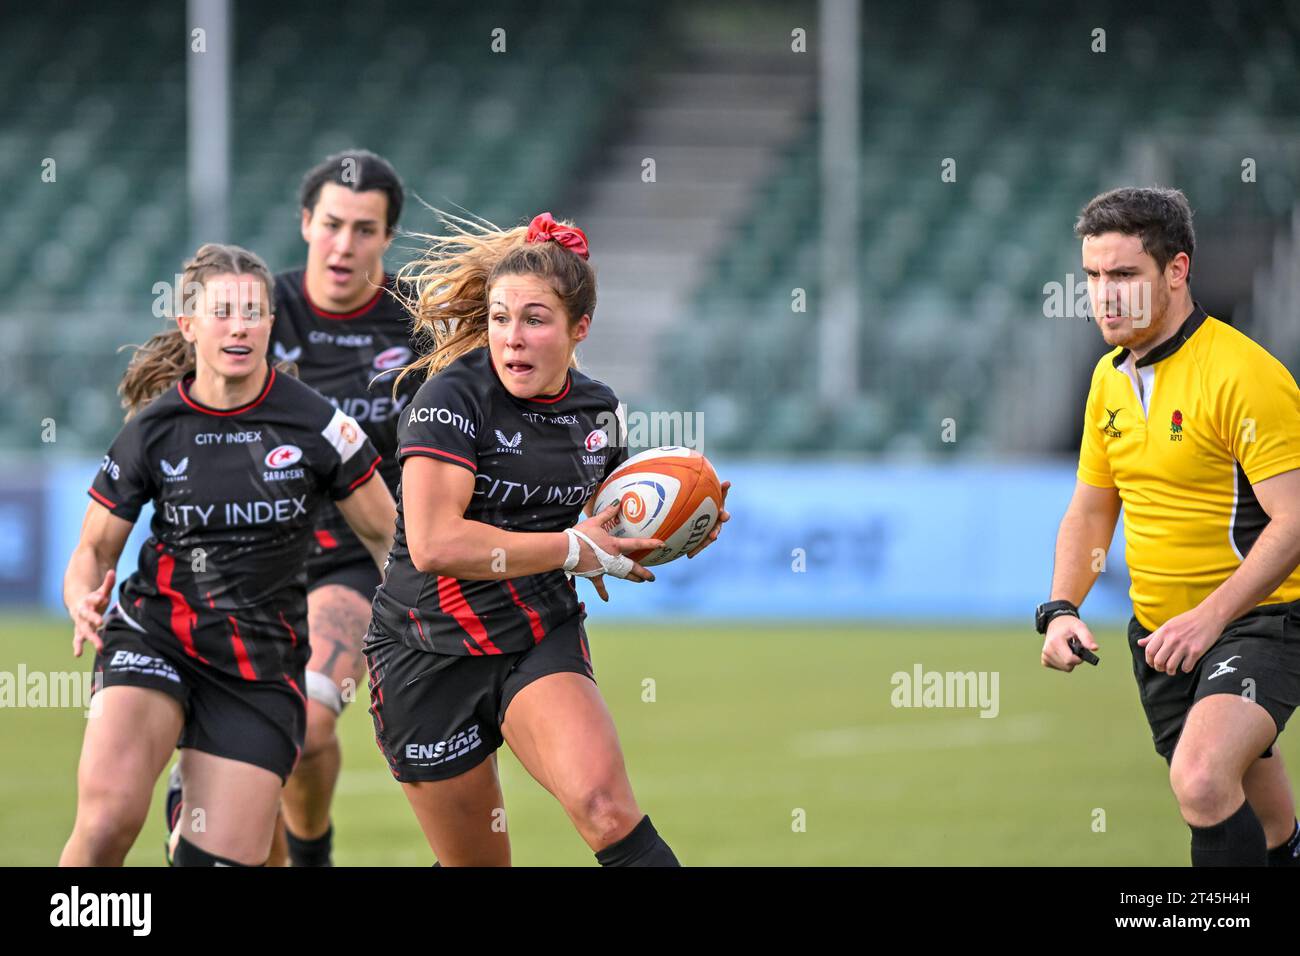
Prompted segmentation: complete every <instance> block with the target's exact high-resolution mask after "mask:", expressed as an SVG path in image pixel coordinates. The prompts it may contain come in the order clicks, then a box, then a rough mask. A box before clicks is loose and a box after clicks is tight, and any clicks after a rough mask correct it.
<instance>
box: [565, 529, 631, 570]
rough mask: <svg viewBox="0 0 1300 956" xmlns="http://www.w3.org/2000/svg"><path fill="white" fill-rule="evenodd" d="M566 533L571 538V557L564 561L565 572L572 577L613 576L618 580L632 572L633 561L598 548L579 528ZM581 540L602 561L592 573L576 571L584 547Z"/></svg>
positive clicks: (625, 556)
mask: <svg viewBox="0 0 1300 956" xmlns="http://www.w3.org/2000/svg"><path fill="white" fill-rule="evenodd" d="M564 533H565V534H567V535H568V536H569V556H568V557H567V558H565V560H564V570H565V571H566V572H568V573H569V574H570V575H574V574H576V575H578V576H579V577H583V578H594V577H599V576H600V575H602V574H612V575H614V577H616V578H626V577H627V576H628V573H629V572H630V571H631V570H632V559H631V558H629V557H628V556H627V555H625V554H610V553H609V552H608V551H603V550H601V549H600V548H599V547H597V545H596V542H594V541H592V540H591V538H589V537H587V535H585V534H583V533H582V532H581V531H579V530H578V529H577V528H565V529H564ZM579 539H581V540H582V541H585V542H586V543H587V546H588V547H589V548H591V550H592V552H593V553H594V554H595V555H596V559H597V560H598V561H600V567H599V568H598V569H595V570H592V571H575V570H573V569H574V568H576V567H577V566H578V557H579V555H580V554H581V551H582V546H581V544H579Z"/></svg>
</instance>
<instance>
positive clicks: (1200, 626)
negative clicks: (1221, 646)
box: [1138, 607, 1223, 676]
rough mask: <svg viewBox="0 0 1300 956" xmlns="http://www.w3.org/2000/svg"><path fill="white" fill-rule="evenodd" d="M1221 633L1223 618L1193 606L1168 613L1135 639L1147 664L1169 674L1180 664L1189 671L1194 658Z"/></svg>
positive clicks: (1174, 671) (1208, 646)
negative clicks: (1154, 627)
mask: <svg viewBox="0 0 1300 956" xmlns="http://www.w3.org/2000/svg"><path fill="white" fill-rule="evenodd" d="M1222 633H1223V622H1222V621H1219V620H1218V619H1216V618H1214V617H1212V616H1211V615H1209V614H1207V613H1205V612H1204V611H1202V610H1201V609H1200V608H1199V607H1194V608H1192V609H1191V610H1190V611H1184V612H1183V613H1182V614H1179V615H1177V616H1176V617H1171V618H1170V619H1169V620H1167V621H1165V623H1164V624H1162V625H1160V627H1158V628H1156V629H1155V630H1154V631H1152V632H1151V633H1150V634H1149V635H1147V636H1146V637H1144V638H1141V639H1140V640H1139V641H1138V646H1139V647H1141V648H1144V649H1145V650H1146V656H1147V665H1148V666H1149V667H1151V668H1152V669H1154V670H1158V671H1163V672H1164V673H1166V674H1169V675H1170V676H1173V675H1174V674H1177V673H1178V671H1179V668H1180V667H1181V669H1182V671H1183V673H1184V674H1190V673H1191V672H1192V668H1193V667H1195V666H1196V662H1197V661H1199V660H1200V659H1201V655H1203V654H1204V653H1205V652H1206V651H1208V650H1209V649H1210V648H1211V647H1213V646H1214V642H1215V641H1217V640H1218V639H1219V636H1220V635H1221V634H1222Z"/></svg>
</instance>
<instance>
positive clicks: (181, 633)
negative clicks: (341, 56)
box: [60, 244, 395, 866]
mask: <svg viewBox="0 0 1300 956" xmlns="http://www.w3.org/2000/svg"><path fill="white" fill-rule="evenodd" d="M183 279H184V295H185V296H186V299H187V301H186V303H185V307H184V309H182V310H179V311H181V312H182V314H180V315H178V316H177V319H176V323H177V328H176V329H173V330H171V331H168V332H165V333H162V334H160V335H157V336H155V337H154V338H153V339H152V340H150V342H148V343H147V344H146V345H145V346H144V347H143V348H142V349H140V350H139V351H138V352H137V354H136V355H135V356H134V358H133V359H132V361H131V364H130V366H129V367H128V368H127V372H126V375H125V377H124V378H123V380H122V385H121V389H120V390H121V392H122V395H123V398H124V404H125V405H126V406H127V409H128V420H127V423H126V425H125V426H124V427H123V429H122V431H121V432H120V433H119V434H118V436H117V438H116V439H115V440H114V442H113V445H112V447H111V448H110V449H109V452H108V454H107V455H106V456H105V457H104V460H103V462H102V464H101V467H100V470H99V472H98V473H97V474H96V476H95V480H94V483H93V484H92V486H91V488H90V496H91V498H92V499H93V500H92V501H91V503H90V505H89V506H88V508H87V511H86V517H85V521H84V523H83V525H82V530H81V540H80V542H79V543H78V545H77V548H76V550H75V551H74V552H73V555H72V559H71V561H70V562H69V564H68V570H67V574H66V576H65V579H64V589H63V590H64V600H65V602H66V603H67V606H68V610H69V613H70V614H71V615H72V619H73V621H74V623H75V626H76V629H75V633H74V636H73V653H74V654H75V655H76V656H80V655H81V652H82V649H83V647H84V645H85V644H86V642H90V643H91V644H93V645H94V647H95V650H96V652H97V653H96V656H95V665H94V667H95V674H96V682H97V690H96V692H95V698H94V701H93V706H92V708H91V717H90V719H89V720H88V721H87V724H86V733H85V739H84V741H83V744H82V752H81V763H80V766H79V768H78V772H77V816H76V822H75V824H74V826H73V831H72V836H71V837H70V838H69V839H68V843H67V845H66V846H65V847H64V850H63V856H62V858H61V861H60V862H61V863H62V864H64V865H117V864H121V863H122V861H123V858H124V857H125V856H126V853H127V851H128V850H129V849H130V847H131V845H132V843H134V841H135V838H136V836H137V834H138V833H139V831H140V827H141V826H142V825H143V823H144V819H145V815H146V813H147V811H148V808H149V799H150V796H151V794H152V792H153V787H154V783H155V781H156V780H157V779H158V776H159V774H161V773H162V771H163V768H164V767H165V766H166V763H167V760H168V758H169V757H170V756H171V753H172V751H173V750H174V749H175V748H176V747H177V746H178V741H179V746H180V748H181V751H182V752H181V765H182V768H183V770H184V781H185V783H184V803H185V807H186V811H187V814H193V815H194V817H195V818H194V819H193V820H192V821H191V820H189V819H187V820H185V821H184V822H183V825H182V826H181V828H180V839H179V843H178V845H177V847H176V851H175V856H174V861H175V863H176V865H178V866H217V865H229V866H256V865H260V864H261V863H263V862H264V861H265V860H266V858H267V854H268V853H269V850H270V845H271V836H272V828H273V825H274V822H275V818H276V811H277V808H278V806H279V799H280V791H281V788H282V787H283V785H284V781H285V779H286V778H287V777H288V775H289V773H290V772H291V771H292V769H293V767H294V764H295V763H296V762H297V760H298V757H299V755H300V754H301V750H302V743H303V733H304V725H305V721H306V698H305V697H304V683H305V676H304V668H305V665H306V663H307V658H308V656H309V654H310V647H309V645H308V637H307V633H306V630H307V627H306V625H307V599H306V574H307V572H306V559H307V552H308V546H309V542H310V540H311V538H312V529H313V526H314V521H315V518H316V511H317V507H318V505H319V504H321V503H322V502H323V501H325V500H326V499H332V500H334V501H335V502H336V503H337V504H338V506H339V508H340V510H341V511H342V513H343V514H344V516H345V517H346V518H347V519H348V522H349V524H350V525H351V526H352V528H353V530H355V531H356V533H357V535H358V536H359V537H360V538H361V540H362V541H364V542H365V544H366V547H367V549H368V550H369V552H370V554H371V555H372V556H373V558H374V560H375V562H376V564H381V563H382V562H383V560H384V556H385V552H386V550H387V548H388V547H389V546H390V543H391V536H392V531H391V529H392V526H393V521H394V517H395V514H394V507H393V500H392V496H391V495H390V494H389V491H388V488H387V487H386V486H385V485H384V482H383V481H382V479H380V478H378V476H377V466H378V464H379V456H378V455H377V454H376V453H375V449H374V447H373V446H372V445H371V443H370V441H369V440H368V439H367V438H366V436H365V434H364V433H363V432H362V431H361V428H360V426H359V425H358V424H357V422H356V421H355V420H353V419H352V418H351V417H349V416H348V415H346V414H344V413H343V412H342V411H340V410H338V409H336V408H334V407H333V406H332V405H331V404H330V403H329V402H328V401H327V400H326V399H325V398H323V397H322V396H321V395H320V394H319V393H318V392H316V391H314V390H312V389H311V388H309V387H308V386H306V385H304V384H302V383H301V382H299V381H297V380H296V379H294V378H293V377H292V376H290V375H286V374H283V373H281V372H279V371H277V370H276V369H274V368H271V367H270V366H269V365H268V364H267V360H266V351H267V342H268V338H269V335H270V329H271V323H272V321H273V320H274V315H273V294H272V288H273V282H272V278H271V275H270V273H269V272H268V271H267V268H266V266H265V265H264V264H263V263H262V261H261V260H260V259H258V258H257V257H256V256H254V255H253V254H251V253H249V252H247V251H245V250H243V249H240V248H238V247H236V246H222V245H216V244H209V245H205V246H203V247H202V248H200V249H199V251H198V253H197V255H196V256H195V258H194V259H193V260H192V261H190V262H189V263H187V264H186V266H185V270H184V275H183ZM147 501H153V503H154V509H155V510H154V518H153V524H152V529H151V530H152V532H153V534H152V537H150V538H149V540H148V541H147V542H146V543H145V544H144V546H143V547H142V548H141V550H140V560H139V569H138V570H137V571H136V572H135V573H134V574H132V575H131V577H130V578H129V579H128V580H127V581H126V583H125V584H124V585H123V586H122V588H121V591H120V594H119V597H118V603H117V604H115V605H114V606H113V607H112V608H111V609H108V610H107V613H105V609H106V608H108V603H109V598H110V595H111V593H112V589H113V582H114V578H115V571H114V568H115V567H116V565H117V560H118V557H119V555H120V554H121V552H122V548H123V546H124V545H125V544H126V539H127V536H128V535H129V534H130V531H131V528H132V525H133V524H134V523H135V520H136V518H137V517H138V515H139V513H140V509H141V507H142V506H143V505H144V504H145V502H147ZM191 808H193V809H191Z"/></svg>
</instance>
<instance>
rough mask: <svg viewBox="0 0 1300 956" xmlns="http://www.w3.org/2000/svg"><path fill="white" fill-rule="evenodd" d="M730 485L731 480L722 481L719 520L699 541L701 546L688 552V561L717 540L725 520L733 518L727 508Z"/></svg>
mask: <svg viewBox="0 0 1300 956" xmlns="http://www.w3.org/2000/svg"><path fill="white" fill-rule="evenodd" d="M730 487H731V482H729V481H724V482H723V483H722V501H720V502H719V503H718V522H717V524H715V525H714V526H713V530H712V531H710V532H709V533H708V536H707V537H706V538H705V539H704V540H703V541H701V542H700V543H699V546H698V547H696V548H695V550H693V551H687V552H686V559H687V560H688V561H689V560H690V559H691V558H693V557H695V556H696V555H697V554H699V553H700V552H701V551H703V550H704V549H705V548H707V547H708V546H709V545H711V544H712V543H713V542H715V541H717V540H718V532H719V531H721V530H722V523H723V522H724V521H728V520H730V519H731V514H730V513H729V512H728V511H727V510H726V507H727V489H728V488H730Z"/></svg>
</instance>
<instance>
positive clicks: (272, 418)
mask: <svg viewBox="0 0 1300 956" xmlns="http://www.w3.org/2000/svg"><path fill="white" fill-rule="evenodd" d="M193 377H194V373H192V372H191V373H190V374H189V375H187V376H186V377H185V378H184V379H182V380H181V381H180V382H179V383H177V385H176V386H175V387H174V388H171V389H169V390H168V391H166V392H164V393H163V394H162V395H161V396H160V397H158V398H157V399H155V400H154V401H153V402H151V403H150V404H149V405H147V406H146V407H145V408H144V409H143V410H142V411H141V412H140V413H139V414H138V415H136V416H135V417H134V418H132V419H131V420H130V421H129V422H127V423H126V425H125V426H124V427H123V428H122V430H121V432H119V433H118V436H117V438H116V439H114V441H113V444H112V447H111V448H110V449H109V452H108V454H107V455H105V456H104V459H103V461H102V462H101V463H100V468H99V471H98V472H97V473H96V475H95V480H94V482H93V483H92V485H91V487H90V496H91V497H92V498H93V499H94V500H95V501H97V502H99V503H100V504H101V505H103V506H104V507H105V508H108V509H109V510H110V511H111V512H112V513H113V514H114V515H116V516H117V517H119V518H123V519H125V520H127V521H135V519H136V518H137V517H138V516H139V514H140V509H141V507H142V506H143V505H144V503H145V502H146V501H152V502H153V504H154V515H153V522H152V524H151V527H150V530H151V532H152V534H151V536H150V537H149V539H148V540H147V541H146V542H145V543H144V545H143V546H142V547H141V549H140V560H139V567H138V570H137V571H136V572H135V573H134V574H132V575H131V576H130V577H129V578H128V579H127V580H126V581H125V582H124V583H123V584H122V587H121V589H120V591H119V596H118V601H119V604H120V610H121V612H122V614H123V616H124V617H125V619H126V621H127V623H128V624H132V625H134V626H135V627H136V628H137V629H138V630H141V631H144V632H145V633H147V634H150V635H153V636H155V637H157V638H164V637H166V638H169V639H174V640H175V641H177V642H178V644H179V645H180V647H181V649H182V650H183V651H184V652H185V653H186V654H188V655H189V656H190V657H192V658H195V659H196V660H199V661H201V662H202V663H205V664H208V665H210V666H212V667H214V668H216V669H218V670H220V671H223V672H226V673H229V674H232V675H235V676H238V677H242V678H244V679H245V680H280V679H282V675H283V674H284V673H286V671H287V670H288V667H289V666H293V665H297V664H299V663H301V664H305V663H306V661H307V659H308V657H309V656H310V651H309V649H308V645H307V591H306V579H307V572H306V560H307V553H308V547H309V544H310V541H311V538H312V529H313V527H314V526H315V523H316V519H317V511H318V510H319V506H320V505H321V504H330V501H328V500H326V499H332V500H338V499H341V498H346V497H347V496H348V495H350V494H351V493H352V492H353V491H354V490H356V489H357V488H358V487H360V486H361V485H362V484H364V483H365V482H366V481H367V480H369V479H370V477H371V476H372V475H373V474H374V473H375V471H376V469H377V468H378V466H379V455H378V453H377V452H376V451H375V448H374V445H372V444H371V442H370V440H369V439H368V438H367V437H366V435H365V433H364V432H363V431H362V430H361V427H360V426H359V425H358V424H357V422H356V421H355V420H353V419H352V418H351V416H349V415H346V414H344V413H343V412H342V411H341V410H339V409H337V408H335V407H334V406H333V405H331V404H330V403H329V402H328V401H326V400H325V399H324V398H323V397H322V396H321V395H320V394H319V393H318V392H316V391H315V390H313V389H312V388H310V387H308V386H307V385H304V384H303V383H302V382H299V381H297V380H296V379H294V378H293V377H292V376H290V375H285V374H283V373H280V372H277V371H276V370H275V369H272V368H269V367H268V369H267V372H266V384H265V386H264V387H263V388H262V391H261V392H260V393H259V395H258V397H257V398H256V399H255V400H254V401H252V402H250V403H248V404H247V405H243V406H240V407H239V408H231V409H215V408H209V407H207V406H205V405H203V404H201V403H200V402H198V401H197V400H196V399H194V398H192V397H191V396H190V394H189V386H190V383H191V382H192V381H193ZM330 506H331V507H333V505H332V504H330Z"/></svg>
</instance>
